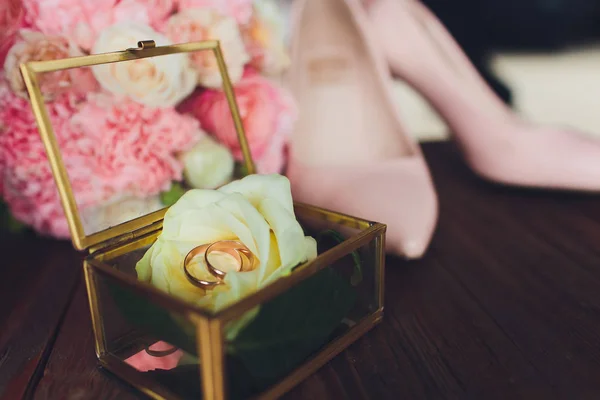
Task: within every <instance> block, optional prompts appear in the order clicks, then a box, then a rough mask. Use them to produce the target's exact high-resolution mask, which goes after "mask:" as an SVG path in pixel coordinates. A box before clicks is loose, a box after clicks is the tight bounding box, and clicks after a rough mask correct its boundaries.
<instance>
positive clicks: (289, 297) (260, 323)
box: [228, 268, 356, 388]
mask: <svg viewBox="0 0 600 400" xmlns="http://www.w3.org/2000/svg"><path fill="white" fill-rule="evenodd" d="M355 301H356V291H355V290H354V288H353V287H352V286H351V285H350V284H349V283H348V282H346V281H345V280H344V279H343V278H342V277H340V276H339V275H338V274H337V273H336V272H335V271H334V270H333V269H332V268H325V269H323V270H322V271H319V272H318V273H316V274H315V275H313V276H311V277H310V278H308V279H306V280H305V281H303V282H301V283H300V284H298V285H296V286H295V287H293V288H291V289H289V290H288V291H287V292H285V293H284V294H282V295H280V296H279V297H277V298H275V299H273V300H271V301H270V302H268V303H266V304H264V305H263V306H262V307H261V310H260V313H259V314H258V316H257V317H256V318H255V319H254V320H253V321H252V323H250V324H249V325H248V326H247V327H246V328H244V329H243V330H242V331H241V332H240V333H239V334H238V335H237V336H236V338H235V340H234V341H233V342H231V343H229V345H228V352H229V353H230V354H231V355H233V356H235V357H236V358H238V359H239V360H241V362H242V363H243V365H244V366H245V368H246V370H247V374H249V375H250V376H251V377H252V378H253V379H254V381H255V383H256V384H257V385H258V386H260V387H261V388H264V387H266V386H268V385H270V384H272V383H274V382H276V381H277V380H278V379H280V378H281V377H283V376H285V375H287V374H288V373H289V372H291V371H292V370H293V369H295V368H297V367H298V366H299V365H300V364H301V363H302V362H303V361H305V360H306V359H307V358H309V357H310V356H311V355H312V354H314V353H315V352H316V351H317V350H318V349H319V348H320V347H322V346H323V345H324V344H326V343H327V341H328V340H329V338H330V337H331V335H332V333H333V332H334V331H335V330H336V328H338V327H339V326H340V324H341V321H342V320H343V319H344V317H346V315H348V313H349V312H350V310H351V309H352V308H353V307H354V304H355ZM237 378H238V377H237V376H235V377H233V378H232V379H237ZM232 384H233V385H234V386H235V385H236V382H232Z"/></svg>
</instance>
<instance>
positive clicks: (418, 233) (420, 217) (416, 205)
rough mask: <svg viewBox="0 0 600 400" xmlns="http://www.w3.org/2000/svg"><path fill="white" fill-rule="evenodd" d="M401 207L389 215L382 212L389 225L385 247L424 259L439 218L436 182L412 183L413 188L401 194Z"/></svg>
mask: <svg viewBox="0 0 600 400" xmlns="http://www.w3.org/2000/svg"><path fill="white" fill-rule="evenodd" d="M407 189H409V188H407ZM398 207H399V209H397V210H394V211H393V212H392V211H390V212H389V213H387V214H388V215H386V216H384V215H381V217H382V222H383V223H385V224H387V226H388V228H387V231H386V250H387V252H388V253H392V254H395V255H399V256H401V257H404V258H406V259H417V258H421V257H422V256H423V254H424V253H425V251H426V250H427V248H428V247H429V243H430V242H431V238H432V236H433V232H434V230H435V226H436V224H437V218H438V203H437V196H436V193H435V190H434V188H433V185H431V184H427V183H426V182H421V183H418V184H417V183H416V184H414V185H411V187H410V191H407V192H405V193H402V194H401V195H398ZM383 218H385V219H383Z"/></svg>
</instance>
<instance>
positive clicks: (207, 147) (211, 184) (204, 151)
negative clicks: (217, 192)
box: [180, 136, 235, 189]
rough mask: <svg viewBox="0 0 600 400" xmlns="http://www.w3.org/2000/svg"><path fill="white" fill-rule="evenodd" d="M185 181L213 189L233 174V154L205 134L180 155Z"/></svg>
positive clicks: (196, 186) (195, 185)
mask: <svg viewBox="0 0 600 400" xmlns="http://www.w3.org/2000/svg"><path fill="white" fill-rule="evenodd" d="M180 159H181V161H182V162H183V175H184V177H185V182H186V183H187V184H188V185H189V186H191V187H193V188H198V189H214V188H217V187H219V186H221V185H224V184H225V183H227V182H228V181H229V180H230V179H231V177H232V176H233V169H234V166H235V162H234V160H233V155H232V154H231V152H230V151H229V150H228V149H227V147H225V146H223V145H222V144H219V143H217V142H216V141H215V140H214V139H212V138H211V137H210V136H205V137H204V138H203V139H201V140H200V141H199V142H198V143H197V144H196V145H195V146H194V147H192V148H191V149H190V150H188V151H186V152H185V153H183V154H182V155H181V156H180Z"/></svg>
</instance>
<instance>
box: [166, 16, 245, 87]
mask: <svg viewBox="0 0 600 400" xmlns="http://www.w3.org/2000/svg"><path fill="white" fill-rule="evenodd" d="M166 35H167V36H168V37H169V39H171V40H172V41H173V42H175V43H184V42H195V41H200V40H219V43H220V45H221V50H222V51H223V58H224V59H225V63H226V64H227V72H228V74H229V78H230V79H231V81H232V82H233V83H237V82H238V81H239V80H240V79H241V78H242V75H243V73H244V65H246V63H248V61H250V56H249V55H248V53H247V52H246V48H245V46H244V42H243V40H242V35H241V33H240V30H239V28H238V24H237V22H236V21H235V19H233V18H231V17H228V16H225V15H222V14H219V13H218V12H217V11H215V10H213V9H212V8H208V7H205V8H191V9H187V10H183V11H180V12H179V13H177V14H175V15H173V16H172V17H171V18H169V21H168V24H167V30H166ZM190 58H191V60H192V65H193V66H194V68H195V69H196V70H197V72H198V83H199V84H200V85H202V86H207V87H213V88H220V87H221V84H222V80H221V74H220V72H219V66H218V64H217V59H216V58H215V56H214V54H213V53H212V52H211V51H198V52H195V53H193V54H191V55H190Z"/></svg>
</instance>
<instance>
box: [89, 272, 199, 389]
mask: <svg viewBox="0 0 600 400" xmlns="http://www.w3.org/2000/svg"><path fill="white" fill-rule="evenodd" d="M95 282H96V291H97V293H98V300H99V301H100V310H101V317H102V322H103V333H104V335H105V343H106V350H107V352H108V353H109V355H110V356H112V357H111V359H112V362H114V360H115V359H116V360H118V362H123V363H125V364H126V365H128V366H129V367H130V368H131V369H132V372H133V373H134V379H135V380H136V382H135V383H137V384H141V385H143V386H146V387H148V388H150V389H152V390H153V391H154V392H157V393H161V394H163V395H165V396H167V397H169V398H173V395H175V396H177V398H186V399H187V398H201V397H202V396H201V389H200V371H199V368H198V359H197V357H196V354H197V350H196V343H195V339H194V338H195V326H194V324H193V323H192V322H191V321H190V320H189V319H187V318H186V317H185V316H184V314H183V313H181V312H177V311H174V310H172V309H168V308H166V307H165V306H164V305H161V304H159V303H158V302H156V301H154V300H153V299H152V298H150V297H147V296H143V295H141V294H138V293H137V292H135V291H133V290H131V289H130V287H128V286H126V285H123V284H122V283H120V282H119V281H118V280H115V279H114V278H111V277H108V276H104V275H100V274H98V275H97V276H96V278H95Z"/></svg>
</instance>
